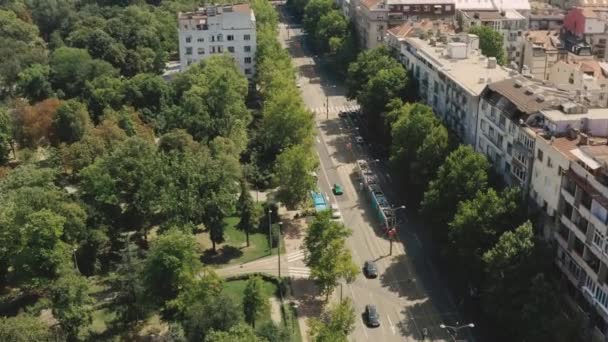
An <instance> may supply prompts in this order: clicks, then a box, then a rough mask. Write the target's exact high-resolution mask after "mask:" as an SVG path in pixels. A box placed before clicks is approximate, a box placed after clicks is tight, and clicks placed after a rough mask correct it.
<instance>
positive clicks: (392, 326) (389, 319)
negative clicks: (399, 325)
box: [386, 314, 395, 335]
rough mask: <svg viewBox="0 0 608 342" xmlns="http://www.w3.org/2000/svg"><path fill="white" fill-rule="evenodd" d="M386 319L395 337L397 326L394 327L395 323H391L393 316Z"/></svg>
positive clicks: (387, 316)
mask: <svg viewBox="0 0 608 342" xmlns="http://www.w3.org/2000/svg"><path fill="white" fill-rule="evenodd" d="M386 318H388V324H389V325H390V327H391V331H392V332H393V335H395V326H394V325H393V321H391V316H390V315H388V314H387V315H386Z"/></svg>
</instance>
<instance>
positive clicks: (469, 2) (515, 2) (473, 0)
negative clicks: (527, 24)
mask: <svg viewBox="0 0 608 342" xmlns="http://www.w3.org/2000/svg"><path fill="white" fill-rule="evenodd" d="M606 1H608V0H606ZM456 8H457V9H459V10H499V11H500V10H509V9H513V10H530V2H529V1H528V0H456Z"/></svg>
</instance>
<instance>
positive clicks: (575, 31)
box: [564, 7, 608, 60]
mask: <svg viewBox="0 0 608 342" xmlns="http://www.w3.org/2000/svg"><path fill="white" fill-rule="evenodd" d="M607 25H608V8H601V7H593V8H590V7H577V8H573V9H571V10H570V11H569V12H568V14H567V15H566V17H565V18H564V30H566V31H567V32H568V33H569V34H570V35H571V36H572V40H573V41H577V40H580V41H584V42H585V43H587V44H589V45H590V46H591V54H592V55H594V56H596V57H597V58H599V59H603V60H605V59H606V58H607V57H608V55H607V53H608V49H606V41H607V40H608V31H607Z"/></svg>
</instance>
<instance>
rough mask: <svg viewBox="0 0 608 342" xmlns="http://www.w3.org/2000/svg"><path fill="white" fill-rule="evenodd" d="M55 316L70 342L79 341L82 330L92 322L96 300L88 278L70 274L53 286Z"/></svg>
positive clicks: (62, 277)
mask: <svg viewBox="0 0 608 342" xmlns="http://www.w3.org/2000/svg"><path fill="white" fill-rule="evenodd" d="M51 291H52V301H53V315H54V316H55V317H56V318H57V320H58V321H59V323H60V324H61V328H62V329H63V330H64V331H65V332H66V334H67V336H68V339H69V340H77V338H78V332H79V330H80V328H82V327H84V326H86V325H88V324H90V323H91V321H92V316H91V313H92V311H93V303H94V300H93V298H91V297H90V296H89V291H90V289H89V283H88V282H87V280H86V278H84V277H82V276H79V275H76V274H75V273H72V272H69V273H67V274H64V275H63V276H61V277H60V278H59V279H57V281H55V283H54V284H53V286H52V290H51Z"/></svg>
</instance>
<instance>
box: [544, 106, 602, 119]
mask: <svg viewBox="0 0 608 342" xmlns="http://www.w3.org/2000/svg"><path fill="white" fill-rule="evenodd" d="M543 115H544V116H545V117H546V118H547V119H549V120H551V121H553V122H559V121H572V120H580V119H592V120H608V108H588V109H587V113H584V114H566V113H564V112H563V111H562V110H560V109H551V110H543Z"/></svg>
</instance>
